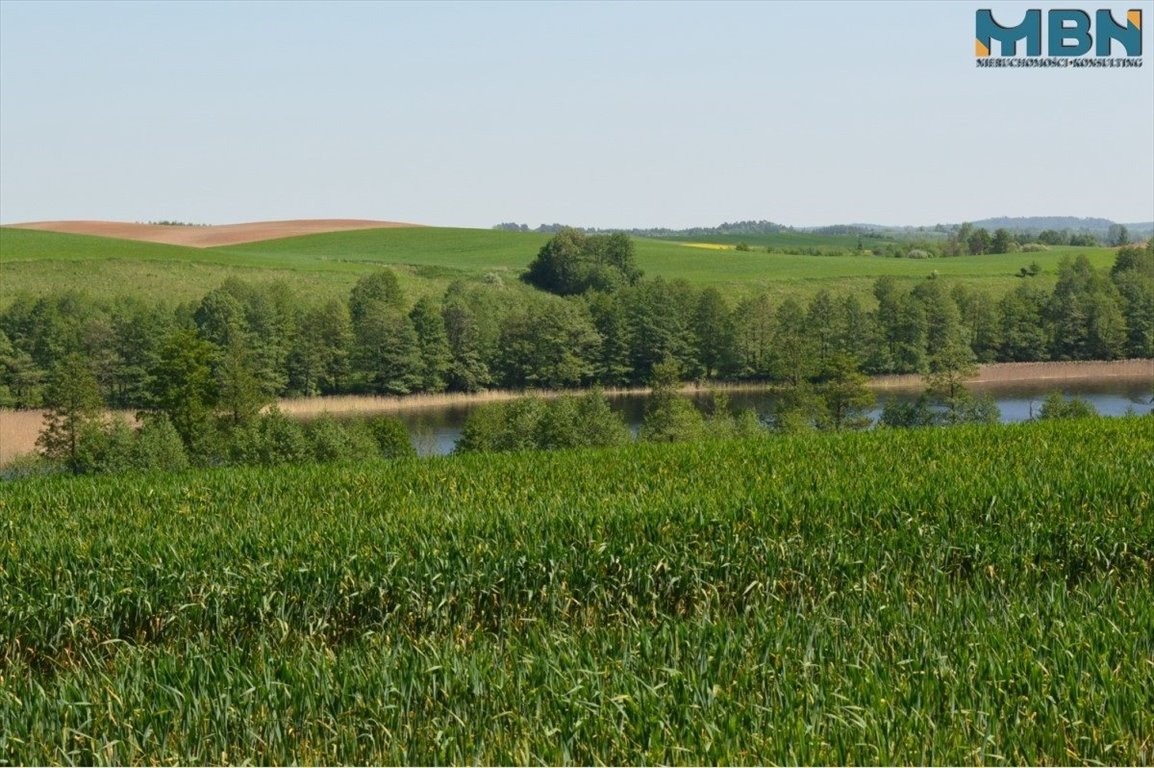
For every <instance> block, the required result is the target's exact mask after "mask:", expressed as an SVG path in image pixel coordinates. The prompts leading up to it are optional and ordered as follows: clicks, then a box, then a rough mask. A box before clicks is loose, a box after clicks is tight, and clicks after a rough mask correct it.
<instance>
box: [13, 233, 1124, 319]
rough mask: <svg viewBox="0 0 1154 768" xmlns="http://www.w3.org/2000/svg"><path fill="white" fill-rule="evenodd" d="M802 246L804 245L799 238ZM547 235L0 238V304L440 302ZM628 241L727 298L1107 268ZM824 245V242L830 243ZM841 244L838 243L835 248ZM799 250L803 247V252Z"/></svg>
mask: <svg viewBox="0 0 1154 768" xmlns="http://www.w3.org/2000/svg"><path fill="white" fill-rule="evenodd" d="M786 235H788V238H789V240H790V242H789V243H785V242H784V241H781V242H777V241H776V240H775V243H776V244H774V245H773V246H772V247H789V248H802V247H815V248H819V249H827V248H834V247H836V248H842V247H850V246H849V243H850V242H851V241H852V243H853V244H856V238H853V237H848V238H847V237H835V236H823V235H807V234H804V233H785V234H784V235H780V236H778V235H773V236H767V238H768V239H769V240H774V239H775V238H777V240H780V238H781V237H785V236H786ZM807 238H809V239H807ZM547 239H548V235H543V234H538V233H520V232H505V231H498V230H483V229H451V228H433V227H429V228H411V229H409V228H404V229H373V230H359V231H353V232H338V233H328V234H318V235H306V236H303V237H292V238H285V239H280V240H268V241H264V242H259V243H249V244H246V245H232V246H224V247H220V248H209V249H199V248H188V247H181V246H172V245H160V244H153V243H141V242H134V241H128V240H115V239H110V238H100V237H89V236H84V235H67V234H57V233H52V232H40V231H30V230H20V229H12V228H0V273H2V278H3V279H2V280H0V306H4V305H6V304H8V303H9V302H11V301H12V299H13V298H14V297H15V296H16V295H18V294H21V293H29V294H33V295H37V294H43V293H46V292H48V291H51V290H59V289H67V288H76V289H79V290H84V291H87V292H89V293H90V294H93V295H97V296H116V295H121V294H140V295H146V296H150V297H156V298H163V299H168V300H171V301H187V300H192V299H196V298H199V297H200V296H202V295H204V293H206V292H207V291H208V290H210V289H212V288H214V287H216V286H218V285H220V283H221V282H223V281H224V280H225V279H226V278H228V277H230V276H235V277H239V278H242V279H245V280H250V281H255V282H264V281H273V280H283V281H285V282H286V283H288V284H289V285H290V286H292V287H294V288H297V289H299V290H301V291H303V292H307V293H308V294H309V295H311V296H328V295H333V296H343V295H345V294H346V293H347V291H348V289H349V288H350V287H351V286H352V285H353V283H354V282H355V281H356V279H357V278H358V277H359V276H361V275H363V274H366V273H368V272H370V271H372V270H374V269H376V268H378V267H380V266H384V265H387V266H391V267H394V268H396V270H397V272H398V275H399V277H400V279H401V284H402V287H403V288H404V289H405V290H406V292H407V293H408V294H409V295H420V294H425V293H440V292H442V291H443V290H444V288H445V287H446V286H447V285H448V284H449V283H450V282H451V281H453V280H455V279H466V280H481V279H493V276H494V275H495V276H497V277H498V278H500V279H504V280H506V281H509V280H515V279H516V277H517V275H518V274H520V272H521V271H522V270H523V269H524V268H525V267H526V266H527V265H528V263H529V262H530V261H531V260H532V259H533V257H534V255H535V254H536V253H537V250H538V249H539V248H540V247H541V245H542V244H543V243H544V242H545V241H546V240H547ZM740 239H741V238H736V237H714V238H702V239H700V240H695V241H694V242H695V243H697V244H702V243H710V242H712V243H714V244H716V245H719V246H724V247H723V248H703V247H695V246H694V244H692V243H682V242H677V241H672V240H658V239H645V238H641V239H637V240H636V241H635V243H636V251H637V261H638V264H639V265H640V267H641V268H642V269H643V270H644V271H645V273H646V275H648V276H662V277H666V278H670V279H678V278H683V279H686V280H689V281H690V282H693V283H697V284H710V285H716V286H719V287H722V288H724V289H726V290H727V291H730V292H731V293H737V294H740V293H745V292H752V291H760V290H769V291H771V292H774V293H796V294H801V295H809V294H812V293H814V292H816V291H817V290H819V289H820V288H833V289H837V290H848V291H854V292H857V293H860V294H863V295H867V294H868V292H869V289H870V285H871V284H872V282H873V280H874V279H875V278H877V277H878V276H879V275H894V276H896V277H898V278H899V279H903V280H909V281H915V280H919V279H922V278H924V277H926V276H928V275H930V274H932V273H934V272H937V273H938V274H940V275H941V276H943V277H950V278H959V279H963V280H966V281H968V282H972V283H977V284H980V285H983V286H986V287H988V288H990V289H991V290H992V291H994V292H998V293H1000V292H1002V291H1004V290H1007V289H1009V288H1011V287H1012V286H1013V285H1015V284H1016V281H1017V280H1018V278H1017V277H1015V275H1016V274H1017V272H1018V270H1019V269H1020V268H1022V267H1024V266H1027V265H1029V264H1030V263H1031V262H1035V261H1036V262H1038V263H1039V264H1040V265H1041V266H1042V268H1043V274H1042V276H1041V277H1040V278H1037V279H1040V280H1042V281H1044V282H1047V284H1048V282H1049V281H1052V279H1053V275H1054V274H1055V272H1056V268H1057V265H1058V262H1059V260H1060V259H1061V258H1062V257H1063V256H1066V255H1071V254H1075V253H1085V254H1086V255H1088V256H1089V257H1090V259H1091V261H1092V262H1093V263H1094V264H1095V265H1096V266H1099V267H1101V266H1108V265H1109V264H1111V263H1112V262H1113V251H1111V250H1110V249H1107V248H1054V249H1052V250H1050V251H1047V252H1044V253H1017V254H1005V255H996V256H990V255H987V256H966V257H958V258H950V259H927V260H910V259H894V258H883V257H880V256H867V255H857V254H853V255H816V256H814V255H801V254H786V253H767V252H766V251H765V248H764V247H763V246H761V244H760V243H758V244H757V247H756V248H755V249H754V250H751V251H736V250H733V249H732V248H731V247H729V246H731V245H732V243H731V242H730V241H733V242H736V241H738V240H740ZM835 241H836V242H835ZM842 241H845V242H844V243H843V242H842ZM806 243H810V245H806Z"/></svg>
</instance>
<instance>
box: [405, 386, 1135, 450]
mask: <svg viewBox="0 0 1154 768" xmlns="http://www.w3.org/2000/svg"><path fill="white" fill-rule="evenodd" d="M970 389H971V391H973V392H975V393H978V394H989V395H990V396H992V397H993V398H994V400H995V401H996V402H997V404H998V408H999V409H1000V410H1001V413H1002V421H1003V422H1004V423H1011V422H1018V421H1028V420H1030V419H1032V418H1035V417H1036V416H1037V415H1038V411H1039V410H1040V409H1041V407H1042V401H1043V400H1044V399H1045V398H1046V395H1048V394H1049V393H1051V392H1055V391H1057V392H1061V393H1062V394H1063V395H1065V396H1067V397H1070V396H1077V397H1081V398H1083V399H1085V400H1088V401H1089V402H1090V403H1091V404H1092V405H1093V406H1094V407H1095V408H1096V409H1097V411H1098V413H1099V414H1101V415H1103V416H1122V415H1124V414H1126V413H1127V412H1130V411H1132V412H1134V413H1137V414H1147V413H1150V412H1151V410H1154V404H1152V401H1154V382H1149V381H1142V380H1141V379H1138V380H1134V379H1120V380H1114V381H1109V380H1107V381H1067V382H1061V381H1057V382H1056V381H1037V382H1006V383H1000V384H985V385H975V386H973V387H971V388H970ZM920 393H921V391H920V390H899V391H891V392H879V393H878V396H877V397H878V401H877V407H876V408H875V409H874V410H873V412H872V413H871V416H872V417H873V418H874V419H875V420H876V419H877V418H878V416H880V415H881V409H882V407H883V406H884V405H885V403H886V401H887V400H890V399H896V400H901V401H913V400H916V399H917V398H918V395H919V394H920ZM726 395H728V397H729V401H730V403H731V404H732V405H733V406H734V407H735V408H742V409H745V408H752V409H753V410H754V411H755V412H757V413H758V414H759V415H765V414H769V413H771V412H772V411H773V406H774V403H775V398H776V397H777V395H776V393H774V392H772V391H768V390H735V391H727V392H726ZM693 397H695V398H700V399H702V400H704V399H705V398H706V397H707V395H706V394H705V393H704V392H702V393H701V394H700V395H693ZM646 399H647V396H646V395H620V396H615V397H611V398H610V403H611V405H612V407H613V409H614V410H615V411H617V412H618V413H620V414H621V415H622V416H623V418H624V419H625V422H626V423H627V424H628V425H629V426H630V428H631V429H633V430H636V429H637V427H638V426H639V425H640V424H641V419H642V416H643V415H644V413H645V402H646ZM478 407H481V406H478V405H454V406H447V407H444V408H435V409H434V408H429V409H422V410H414V411H408V412H405V413H401V414H398V415H399V418H400V419H401V420H402V421H404V422H405V424H406V426H408V428H409V433H410V434H411V435H412V436H413V444H414V445H415V446H416V448H417V452H418V453H420V454H421V455H423V456H429V455H439V454H447V453H450V452H451V451H452V450H453V446H454V445H456V442H457V439H458V438H459V437H460V436H461V429H462V427H463V426H464V424H465V419H466V418H468V416H469V413H470V412H471V411H472V410H473V409H474V408H478Z"/></svg>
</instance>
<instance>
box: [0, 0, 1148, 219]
mask: <svg viewBox="0 0 1154 768" xmlns="http://www.w3.org/2000/svg"><path fill="white" fill-rule="evenodd" d="M983 7H988V8H991V9H992V10H993V12H994V14H995V17H996V18H997V19H998V20H999V21H1000V22H1001V23H1003V24H1006V25H1014V24H1017V22H1018V21H1020V20H1021V18H1022V16H1023V14H1024V12H1025V10H1026V9H1027V8H1032V7H1041V8H1055V7H1076V8H1081V9H1083V10H1087V11H1090V12H1092V11H1093V10H1096V9H1097V8H1110V9H1111V10H1113V12H1114V15H1115V18H1124V17H1125V12H1126V10H1127V9H1129V8H1140V9H1142V11H1143V32H1142V34H1143V66H1142V67H1141V68H1135V69H1109V70H1105V69H1103V70H1098V69H1094V70H1088V69H1087V70H1025V69H1023V70H979V69H977V68H976V67H975V63H974V51H973V38H974V14H975V11H976V10H977V9H978V8H983ZM992 216H1083V217H1089V216H1093V217H1103V218H1109V219H1113V220H1115V221H1121V222H1124V223H1130V222H1140V221H1150V220H1154V2H1151V1H1150V0H1129V2H1122V3H1112V2H1100V3H1095V4H1082V3H1078V2H1074V3H1071V2H1059V3H1040V2H1039V3H1031V2H981V3H971V2H959V3H866V2H860V3H858V2H855V3H840V2H810V3H788V2H776V3H755V2H743V3H708V4H697V3H658V2H650V3H639V2H633V3H625V2H620V3H588V2H582V3H544V2H540V3H448V2H443V3H431V2H430V3H370V2H355V3H336V2H332V3H309V2H288V3H282V2H267V3H221V2H195V3H181V2H160V3H148V2H126V3H102V2H83V3H51V2H15V1H14V0H0V222H2V223H5V224H11V223H17V222H23V221H38V220H56V219H111V220H123V221H155V220H176V221H186V222H192V223H209V224H225V223H234V222H243V221H255V220H270V219H294V218H371V219H385V220H395V221H409V222H413V223H420V224H430V225H439V226H464V227H490V226H492V225H494V224H497V223H499V222H505V221H515V222H518V223H527V224H529V225H530V226H536V225H538V224H541V223H553V222H561V223H565V224H573V225H578V226H590V227H606V228H608V227H622V228H629V227H657V226H666V227H678V228H680V227H690V226H712V225H716V224H719V223H721V222H723V221H737V220H744V219H769V220H772V221H776V222H779V223H782V224H788V225H793V226H816V225H823V224H838V223H853V222H868V223H877V224H891V225H902V224H905V225H933V224H935V223H955V222H960V221H967V220H970V221H973V220H977V219H982V218H987V217H992Z"/></svg>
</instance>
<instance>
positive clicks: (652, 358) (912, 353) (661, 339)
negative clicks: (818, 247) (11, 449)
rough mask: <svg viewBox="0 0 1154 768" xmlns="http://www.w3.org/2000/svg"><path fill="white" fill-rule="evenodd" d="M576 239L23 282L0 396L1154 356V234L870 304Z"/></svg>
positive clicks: (202, 409) (374, 386)
mask: <svg viewBox="0 0 1154 768" xmlns="http://www.w3.org/2000/svg"><path fill="white" fill-rule="evenodd" d="M566 238H567V241H566ZM582 238H583V239H584V242H583V243H582V242H581V240H580V239H577V240H575V239H574V238H572V237H571V236H565V235H564V234H562V235H559V236H558V238H557V239H555V241H551V242H550V243H549V244H547V245H546V246H545V248H544V249H542V254H543V255H544V256H548V257H550V258H552V257H554V256H557V255H558V254H562V255H563V254H566V253H569V254H570V255H572V254H576V257H575V258H573V259H571V260H570V262H568V263H570V264H571V265H574V264H575V265H577V266H578V267H579V268H577V269H571V270H568V271H566V270H561V273H563V274H566V275H569V276H573V275H576V276H577V280H576V282H575V283H570V284H565V285H558V284H556V283H549V287H551V288H553V289H554V290H556V291H557V293H561V294H565V295H556V294H554V293H549V292H545V291H538V290H533V289H531V288H529V287H527V286H523V285H518V284H508V285H506V284H500V283H497V282H492V283H490V282H479V283H464V282H461V283H455V284H453V285H451V286H449V288H448V289H447V290H446V292H445V293H444V294H443V295H441V296H439V297H430V296H422V297H417V298H415V299H414V298H412V297H408V296H406V295H405V294H404V292H403V291H402V290H401V288H400V286H399V284H398V282H397V279H396V276H395V275H394V274H393V273H392V272H391V271H389V270H387V269H384V270H381V271H379V272H375V273H372V274H370V275H367V276H365V277H363V278H361V279H360V280H359V281H358V282H357V284H356V285H355V286H354V287H353V288H352V290H351V291H350V293H349V295H348V297H347V298H346V299H345V300H343V301H342V300H338V299H332V300H326V301H317V302H313V303H310V302H308V301H307V300H305V299H304V298H303V297H301V296H298V295H295V294H294V293H293V292H292V291H290V290H289V289H288V288H287V287H286V286H285V285H283V284H280V283H271V284H259V285H258V284H252V283H246V282H243V281H240V280H236V279H230V280H228V281H226V282H225V283H224V284H223V285H222V286H221V287H219V288H217V289H215V290H213V291H210V292H209V293H208V294H207V295H205V296H204V297H203V298H202V299H201V300H200V301H199V302H193V303H190V304H183V305H177V306H173V305H166V304H163V303H149V302H147V301H145V300H144V299H142V298H139V297H134V298H122V299H118V300H115V301H98V300H94V299H91V298H89V297H87V296H85V295H84V294H83V293H80V292H78V291H66V292H61V293H57V294H52V295H48V296H39V297H27V296H26V297H21V298H17V299H16V300H15V301H14V302H13V303H12V304H10V305H9V306H8V307H7V308H6V309H5V310H4V311H3V312H0V406H6V407H39V406H41V405H43V404H44V403H45V402H46V394H47V393H48V390H49V384H50V381H51V378H52V375H53V372H54V371H56V370H58V369H61V368H64V369H66V370H75V369H76V368H77V366H79V367H82V368H84V369H85V370H86V371H88V372H90V373H91V376H92V378H93V380H94V381H95V382H96V386H97V388H98V391H99V396H100V400H101V402H102V403H103V404H104V405H106V406H110V407H114V408H132V409H142V410H149V411H156V412H164V413H166V414H168V416H169V418H170V420H171V422H172V425H173V427H174V428H175V429H176V430H177V431H178V432H180V433H182V434H184V435H187V434H190V433H191V426H190V425H192V424H195V423H198V422H199V421H201V420H203V418H204V417H205V415H206V414H208V413H212V414H227V415H228V417H229V418H230V419H231V420H232V421H233V422H234V423H237V424H239V423H241V422H243V421H245V420H247V419H248V418H249V417H250V416H251V415H252V414H253V413H255V412H256V411H257V410H258V409H259V408H260V407H261V406H262V405H263V404H265V403H268V402H269V401H271V400H272V399H273V398H275V397H292V396H300V395H328V394H348V393H362V394H408V393H414V392H441V391H460V392H472V391H477V390H482V389H486V388H494V387H503V388H514V389H519V388H572V387H586V386H592V385H602V386H624V385H644V384H647V383H648V382H649V381H650V380H651V379H652V377H653V374H654V368H655V366H656V365H658V364H659V363H661V362H662V361H664V360H666V359H669V360H672V361H673V362H674V363H675V364H676V365H677V368H678V370H679V371H680V375H681V376H682V377H683V378H684V379H689V380H702V379H721V380H732V381H764V382H779V383H788V384H800V383H809V384H811V385H813V386H818V385H821V384H822V383H823V382H825V381H828V380H829V379H830V378H831V377H832V376H833V374H834V371H835V370H836V368H837V367H838V366H839V365H849V366H850V367H852V368H853V369H854V370H858V371H862V372H864V373H867V374H891V373H893V374H897V373H927V372H932V371H933V370H934V369H935V368H937V367H940V366H942V365H943V364H944V361H948V360H950V359H965V360H971V361H977V362H1002V361H1039V360H1091V359H1096V360H1109V359H1115V358H1126V357H1154V249H1152V248H1151V246H1149V245H1147V246H1146V247H1144V248H1124V249H1121V250H1120V251H1119V252H1118V256H1117V259H1116V262H1115V264H1114V267H1113V269H1112V270H1110V271H1104V270H1097V269H1095V268H1093V267H1092V266H1091V265H1090V263H1089V262H1088V261H1087V260H1086V259H1085V258H1084V257H1077V258H1074V259H1069V260H1066V261H1064V262H1063V263H1062V264H1061V266H1060V268H1059V271H1058V275H1057V281H1056V284H1055V285H1054V287H1053V289H1051V290H1047V289H1044V288H1042V287H1041V286H1040V285H1039V284H1038V283H1037V281H1036V280H1034V279H1033V278H1031V277H1023V278H1022V280H1021V281H1020V283H1019V284H1018V285H1017V286H1016V287H1015V288H1014V289H1013V290H1011V291H1010V292H1008V293H1006V294H1005V295H1002V296H994V295H991V294H990V293H988V292H986V291H985V290H983V289H979V288H973V287H970V286H967V285H964V284H960V283H959V284H950V283H949V282H948V281H946V280H944V279H940V278H937V279H927V280H923V281H921V282H919V283H917V284H916V285H913V286H912V287H908V284H903V283H899V282H898V281H896V280H895V279H894V278H891V277H882V278H879V279H878V280H877V281H876V282H875V284H874V286H873V298H874V301H873V302H872V303H870V304H869V305H868V306H867V304H866V303H865V302H863V301H862V300H861V299H859V298H858V297H857V296H855V295H852V294H837V293H834V292H831V291H826V290H823V291H820V292H819V293H817V294H816V295H814V296H813V297H812V298H811V299H810V300H809V301H807V302H806V301H801V300H799V299H798V298H796V297H790V296H786V297H785V298H780V299H779V298H775V297H771V296H770V295H769V294H768V293H760V294H752V295H748V296H744V297H741V298H739V299H738V300H737V301H733V300H731V298H730V297H729V296H726V295H724V294H723V293H721V292H720V291H719V290H718V289H717V288H713V287H705V288H700V287H696V286H693V285H690V284H689V283H687V282H684V281H676V280H665V279H662V278H654V279H643V278H641V277H640V276H639V275H638V274H637V273H636V272H635V269H636V268H635V267H634V266H632V261H631V248H630V247H629V246H628V240H626V239H624V238H620V237H619V236H609V237H608V238H605V239H604V241H603V242H597V241H598V240H599V238H594V237H588V238H586V237H585V236H582ZM589 241H594V245H592V246H590V243H589ZM566 258H568V257H567V256H565V257H563V258H560V261H561V262H565V259H566ZM538 260H539V261H541V260H543V259H542V257H540V256H539V259H538ZM544 260H547V259H544ZM554 263H555V264H556V263H557V259H554ZM531 272H532V270H531ZM597 274H600V277H590V275H597ZM77 361H80V362H77Z"/></svg>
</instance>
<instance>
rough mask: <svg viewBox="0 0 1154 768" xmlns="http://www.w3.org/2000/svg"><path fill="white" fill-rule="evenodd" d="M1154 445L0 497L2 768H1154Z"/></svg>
mask: <svg viewBox="0 0 1154 768" xmlns="http://www.w3.org/2000/svg"><path fill="white" fill-rule="evenodd" d="M1152 594H1154V426H1152V425H1151V422H1150V420H1149V419H1146V418H1125V419H1111V420H1105V419H1103V420H1092V421H1086V422H1067V423H1030V424H1021V425H1014V426H992V427H960V428H954V429H938V430H909V431H899V432H885V431H871V432H869V433H862V434H839V435H810V436H799V437H789V438H784V437H783V438H771V439H763V440H756V441H741V442H716V443H699V444H680V445H631V446H628V447H625V448H620V449H603V450H586V451H574V452H557V453H540V454H511V455H510V454H504V455H470V456H455V457H445V458H439V459H429V460H421V461H417V460H411V461H403V462H399V463H388V464H386V463H381V464H374V465H364V464H361V465H347V466H346V465H333V466H327V467H295V468H286V469H273V470H268V469H263V470H258V469H251V470H250V469H229V470H218V471H199V472H191V473H187V474H177V475H151V476H149V475H138V476H119V477H106V478H91V479H78V478H67V477H55V478H41V479H33V480H26V481H21V482H17V483H8V484H5V485H3V486H0V763H7V764H16V763H24V764H27V763H64V764H74V763H84V764H106V763H116V764H126V763H237V762H246V761H247V762H255V763H261V764H281V763H289V762H297V763H362V764H363V763H420V764H444V763H477V762H479V763H502V764H510V763H516V764H530V763H579V764H597V763H621V764H650V763H674V764H706V763H709V764H713V763H730V764H765V763H919V764H929V763H953V764H957V763H967V764H969V763H975V764H987V763H999V764H1001V763H1035V764H1036V763H1062V764H1069V763H1091V762H1104V763H1128V764H1149V763H1150V762H1151V760H1152V759H1154V600H1152V599H1151V595H1152Z"/></svg>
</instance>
